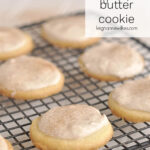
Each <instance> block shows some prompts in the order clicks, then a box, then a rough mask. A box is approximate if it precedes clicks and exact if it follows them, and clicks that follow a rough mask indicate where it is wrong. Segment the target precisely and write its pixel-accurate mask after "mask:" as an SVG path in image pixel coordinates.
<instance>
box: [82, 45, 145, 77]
mask: <svg viewBox="0 0 150 150" xmlns="http://www.w3.org/2000/svg"><path fill="white" fill-rule="evenodd" d="M81 60H82V62H83V64H84V66H85V68H86V69H87V70H88V71H89V72H91V73H93V74H95V75H104V76H105V75H110V76H111V75H112V76H116V77H119V78H127V77H131V76H134V75H136V74H138V73H140V72H141V71H142V69H143V68H144V61H143V59H142V57H141V55H140V54H139V53H138V52H137V51H136V50H134V49H131V48H129V47H127V46H126V45H122V44H117V43H111V44H110V43H103V44H100V45H98V46H94V47H92V48H90V49H89V50H87V51H86V52H85V53H84V54H83V55H81Z"/></svg>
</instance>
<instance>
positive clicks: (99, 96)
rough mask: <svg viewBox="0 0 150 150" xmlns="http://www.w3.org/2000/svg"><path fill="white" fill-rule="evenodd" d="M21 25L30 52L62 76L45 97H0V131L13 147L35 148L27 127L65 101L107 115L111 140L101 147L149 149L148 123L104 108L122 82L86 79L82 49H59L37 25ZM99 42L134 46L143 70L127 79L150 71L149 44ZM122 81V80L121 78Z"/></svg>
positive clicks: (110, 149) (126, 40) (109, 149)
mask: <svg viewBox="0 0 150 150" xmlns="http://www.w3.org/2000/svg"><path fill="white" fill-rule="evenodd" d="M42 23H43V22H40V23H36V24H31V25H27V26H23V27H21V28H22V29H23V30H24V31H26V32H28V33H29V34H31V35H32V37H33V39H34V41H35V45H36V48H35V49H34V51H33V52H32V53H31V55H33V56H39V57H42V58H44V59H47V60H48V61H51V62H53V63H55V64H56V65H57V66H58V67H59V68H60V69H61V70H62V71H63V73H64V75H65V79H66V81H65V86H64V88H63V91H62V92H60V93H58V94H56V95H53V96H51V97H48V98H45V99H39V100H34V101H16V100H13V99H8V98H7V97H0V134H2V135H3V136H4V137H5V138H7V139H8V140H10V142H11V143H12V144H13V146H14V149H15V150H36V148H35V147H34V146H33V144H32V142H31V140H30V138H29V127H30V125H31V122H32V120H33V119H34V118H36V117H38V116H40V115H41V114H42V113H44V112H46V111H48V110H49V109H51V108H52V107H56V106H62V105H69V104H79V103H80V104H81V103H82V104H88V105H92V106H94V107H96V108H97V109H99V110H100V111H101V113H104V114H106V115H107V116H108V119H109V120H110V122H111V123H112V125H113V128H114V136H113V138H112V140H111V141H110V142H109V143H107V144H106V145H105V146H104V147H103V148H101V149H103V150H104V149H107V150H122V149H125V150H127V149H128V150H138V149H139V150H142V149H146V150H148V149H149V150H150V123H148V122H145V123H138V124H134V123H130V122H127V121H123V120H121V119H119V118H117V117H116V116H114V115H112V113H111V111H110V109H109V108H108V104H107V102H108V95H109V93H110V92H111V91H112V90H113V89H114V88H115V87H117V86H119V85H121V84H122V83H123V82H102V81H101V82H100V81H98V80H96V79H93V78H89V77H88V76H86V75H85V74H84V73H83V72H82V71H80V68H79V65H78V56H79V55H80V54H81V53H82V52H83V50H70V49H66V50H64V49H60V48H56V47H53V46H52V45H50V44H48V43H47V42H46V41H45V40H43V39H42V38H41V36H40V28H41V24H42ZM100 42H108V43H110V42H119V43H125V44H128V45H130V46H131V47H134V48H135V49H137V50H138V51H139V52H140V53H141V54H142V55H143V56H144V58H145V61H146V67H145V69H144V71H143V72H142V73H141V74H140V75H137V76H136V77H135V78H133V79H130V80H136V79H139V78H143V77H145V76H147V75H149V74H150V52H149V50H150V47H149V46H147V45H145V44H143V43H142V42H141V41H140V40H137V39H133V38H120V39H111V38H109V39H106V38H104V39H102V40H101V41H100ZM124 82H126V81H124Z"/></svg>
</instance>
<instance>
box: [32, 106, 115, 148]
mask: <svg viewBox="0 0 150 150" xmlns="http://www.w3.org/2000/svg"><path fill="white" fill-rule="evenodd" d="M112 135H113V129H112V126H111V124H110V122H109V121H108V119H107V117H106V116H105V115H101V114H100V112H99V111H98V110H97V109H95V108H94V107H91V106H88V105H70V106H62V107H56V108H53V109H51V110H49V111H48V112H46V113H45V114H43V115H42V116H41V117H38V118H36V119H35V120H33V122H32V125H31V127H30V137H31V140H32V142H33V144H34V145H35V146H36V147H37V148H39V149H41V150H49V149H55V150H78V149H80V150H96V149H98V148H99V147H102V146H104V145H105V144H106V143H107V142H108V141H109V140H110V139H111V138H112Z"/></svg>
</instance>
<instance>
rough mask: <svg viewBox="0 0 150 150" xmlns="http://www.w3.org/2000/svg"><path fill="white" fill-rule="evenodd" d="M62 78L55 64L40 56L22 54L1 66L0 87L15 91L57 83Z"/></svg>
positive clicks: (34, 88)
mask: <svg viewBox="0 0 150 150" xmlns="http://www.w3.org/2000/svg"><path fill="white" fill-rule="evenodd" d="M60 78H61V74H60V72H59V70H58V69H57V68H56V66H55V65H54V64H52V63H50V62H48V61H46V60H44V59H41V58H38V57H33V56H20V57H17V58H14V59H10V60H8V61H6V62H5V63H3V64H2V65H1V66H0V87H2V88H6V89H7V90H12V91H14V92H15V91H28V90H36V89H40V88H44V87H48V86H51V85H56V84H57V83H59V81H60Z"/></svg>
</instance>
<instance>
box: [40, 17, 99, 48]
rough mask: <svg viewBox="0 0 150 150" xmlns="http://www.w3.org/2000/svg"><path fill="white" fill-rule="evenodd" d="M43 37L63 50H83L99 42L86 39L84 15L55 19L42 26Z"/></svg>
mask: <svg viewBox="0 0 150 150" xmlns="http://www.w3.org/2000/svg"><path fill="white" fill-rule="evenodd" d="M41 34H42V36H43V37H44V39H46V40H47V41H48V42H50V43H51V44H52V45H54V46H57V47H61V48H74V49H75V48H76V49H83V48H85V47H87V46H90V45H93V44H95V43H97V42H98V41H99V38H86V37H85V20H84V16H83V15H79V16H67V17H62V18H57V19H53V20H51V21H49V22H46V23H45V24H44V25H43V26H42V33H41Z"/></svg>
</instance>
